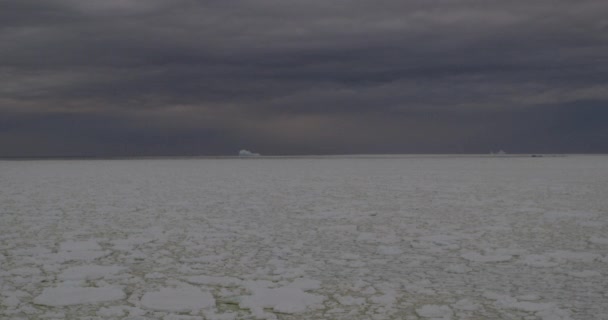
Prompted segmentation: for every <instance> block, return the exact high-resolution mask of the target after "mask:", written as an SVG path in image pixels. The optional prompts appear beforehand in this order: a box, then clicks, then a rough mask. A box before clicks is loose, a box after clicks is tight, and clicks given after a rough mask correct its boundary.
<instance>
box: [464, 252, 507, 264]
mask: <svg viewBox="0 0 608 320" xmlns="http://www.w3.org/2000/svg"><path fill="white" fill-rule="evenodd" d="M461 257H463V258H464V259H466V260H469V261H473V262H482V263H484V262H505V261H509V260H511V259H512V258H513V256H512V255H507V254H480V253H479V252H467V253H464V254H462V255H461Z"/></svg>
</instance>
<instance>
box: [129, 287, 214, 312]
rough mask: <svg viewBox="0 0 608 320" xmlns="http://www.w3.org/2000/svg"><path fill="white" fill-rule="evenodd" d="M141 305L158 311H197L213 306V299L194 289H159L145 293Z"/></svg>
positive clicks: (210, 295)
mask: <svg viewBox="0 0 608 320" xmlns="http://www.w3.org/2000/svg"><path fill="white" fill-rule="evenodd" d="M141 305H142V306H143V307H144V308H146V309H151V310H158V311H169V312H186V311H199V310H201V309H203V308H209V307H213V306H215V299H214V298H213V295H212V294H211V293H209V292H205V291H201V289H199V288H196V287H189V286H188V287H180V288H161V289H160V290H158V291H152V292H146V293H145V294H144V295H143V297H142V298H141Z"/></svg>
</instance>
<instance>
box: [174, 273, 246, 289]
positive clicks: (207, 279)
mask: <svg viewBox="0 0 608 320" xmlns="http://www.w3.org/2000/svg"><path fill="white" fill-rule="evenodd" d="M186 281H188V282H190V283H194V284H204V285H210V286H220V287H236V286H239V285H240V284H241V282H242V280H241V279H238V278H235V277H224V276H193V277H188V278H186Z"/></svg>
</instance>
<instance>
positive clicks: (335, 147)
mask: <svg viewBox="0 0 608 320" xmlns="http://www.w3.org/2000/svg"><path fill="white" fill-rule="evenodd" d="M0 7H2V8H3V9H2V10H0V156H58V155H66V156H70V155H92V156H109V155H224V154H234V152H235V151H234V150H239V146H242V145H246V146H248V147H251V148H253V149H255V150H259V151H260V152H261V153H263V154H336V153H459V152H470V153H477V152H482V153H486V152H489V151H490V150H499V149H505V150H509V151H510V152H511V153H514V152H608V126H606V125H605V123H608V111H607V110H608V109H607V108H608V106H607V101H608V58H607V57H608V18H606V17H608V3H606V2H605V1H601V0H596V1H590V0H589V1H585V0H584V1H576V2H574V1H566V0H550V1H549V0H540V1H533V2H530V1H495V0H490V1H479V0H449V1H448V0H442V1H422V0H413V1H399V0H380V1H374V2H370V1H358V0H338V1H317V0H311V1H293V0H282V1H279V0H260V1H241V0H235V1H230V2H229V3H228V2H222V1H204V2H201V1H193V0H171V1H169V0H152V1H135V0H127V1H124V0H121V1H119V0H110V1H108V0H105V1H101V0H84V1H74V0H47V1H35V0H20V1H3V0H0Z"/></svg>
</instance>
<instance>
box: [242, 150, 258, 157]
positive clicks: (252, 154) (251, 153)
mask: <svg viewBox="0 0 608 320" xmlns="http://www.w3.org/2000/svg"><path fill="white" fill-rule="evenodd" d="M259 156H260V154H259V153H253V152H251V151H249V150H245V149H243V150H241V151H239V157H259Z"/></svg>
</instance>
